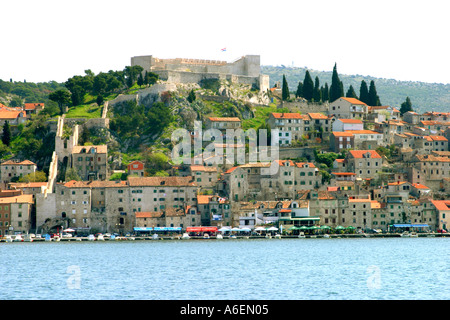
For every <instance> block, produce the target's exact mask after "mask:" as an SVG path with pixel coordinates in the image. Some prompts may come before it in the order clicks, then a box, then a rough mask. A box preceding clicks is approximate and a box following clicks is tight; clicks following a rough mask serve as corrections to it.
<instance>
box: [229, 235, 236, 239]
mask: <svg viewBox="0 0 450 320" xmlns="http://www.w3.org/2000/svg"><path fill="white" fill-rule="evenodd" d="M229 238H230V239H237V237H236V235H235V234H232V235H230V236H229Z"/></svg>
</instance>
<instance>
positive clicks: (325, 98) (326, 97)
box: [322, 82, 330, 102]
mask: <svg viewBox="0 0 450 320" xmlns="http://www.w3.org/2000/svg"><path fill="white" fill-rule="evenodd" d="M328 100H330V89H329V88H328V82H325V87H324V88H323V90H322V101H323V102H325V101H328Z"/></svg>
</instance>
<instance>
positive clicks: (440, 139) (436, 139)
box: [429, 136, 448, 141]
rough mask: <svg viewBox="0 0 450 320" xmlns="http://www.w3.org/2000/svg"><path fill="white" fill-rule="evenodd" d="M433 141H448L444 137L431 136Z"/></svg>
mask: <svg viewBox="0 0 450 320" xmlns="http://www.w3.org/2000/svg"><path fill="white" fill-rule="evenodd" d="M429 137H430V138H431V140H433V141H448V139H447V138H446V137H443V136H429Z"/></svg>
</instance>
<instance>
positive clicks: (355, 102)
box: [341, 97, 367, 106]
mask: <svg viewBox="0 0 450 320" xmlns="http://www.w3.org/2000/svg"><path fill="white" fill-rule="evenodd" d="M341 99H343V100H345V101H347V102H350V103H351V104H362V105H364V106H367V104H365V103H364V102H362V101H359V100H358V99H355V98H347V97H341Z"/></svg>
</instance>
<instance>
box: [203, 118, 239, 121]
mask: <svg viewBox="0 0 450 320" xmlns="http://www.w3.org/2000/svg"><path fill="white" fill-rule="evenodd" d="M209 120H210V121H218V122H220V121H223V122H230V121H232V122H240V121H241V119H239V118H237V117H209Z"/></svg>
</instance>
